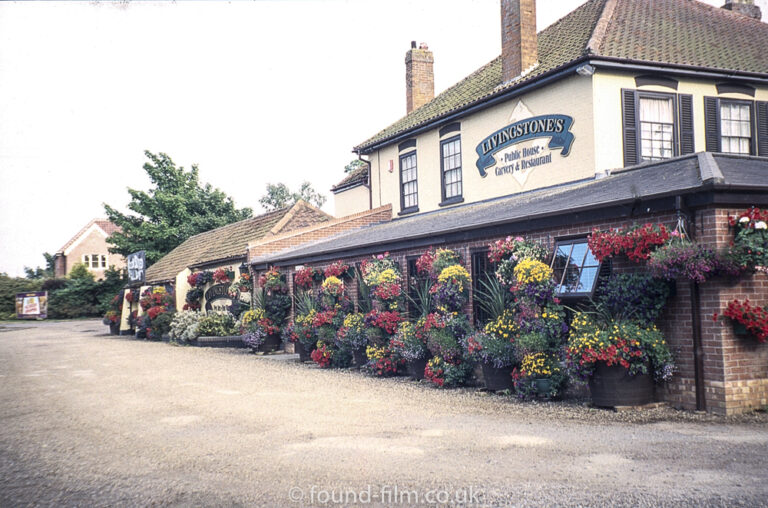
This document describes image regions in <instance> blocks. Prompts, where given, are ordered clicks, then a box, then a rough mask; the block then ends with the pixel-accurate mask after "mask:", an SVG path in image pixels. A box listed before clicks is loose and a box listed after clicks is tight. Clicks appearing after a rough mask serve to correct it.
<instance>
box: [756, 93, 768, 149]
mask: <svg viewBox="0 0 768 508" xmlns="http://www.w3.org/2000/svg"><path fill="white" fill-rule="evenodd" d="M755 112H756V113H757V114H756V115H755V117H756V119H757V122H756V123H755V125H757V155H760V156H761V157H768V102H764V101H757V102H755Z"/></svg>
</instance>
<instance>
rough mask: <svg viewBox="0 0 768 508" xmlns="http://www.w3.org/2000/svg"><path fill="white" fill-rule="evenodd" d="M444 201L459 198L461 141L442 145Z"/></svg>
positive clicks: (460, 189) (460, 192) (457, 140)
mask: <svg viewBox="0 0 768 508" xmlns="http://www.w3.org/2000/svg"><path fill="white" fill-rule="evenodd" d="M441 146H442V155H443V161H442V162H443V195H444V199H449V198H455V197H461V195H462V190H463V189H462V182H461V139H454V140H452V141H446V142H444V143H442V145H441Z"/></svg>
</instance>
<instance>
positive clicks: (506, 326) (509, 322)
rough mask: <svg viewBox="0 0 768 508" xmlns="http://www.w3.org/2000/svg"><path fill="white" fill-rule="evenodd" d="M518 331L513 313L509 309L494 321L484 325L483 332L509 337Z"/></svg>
mask: <svg viewBox="0 0 768 508" xmlns="http://www.w3.org/2000/svg"><path fill="white" fill-rule="evenodd" d="M517 331H518V328H517V324H516V323H515V313H514V312H513V311H511V310H509V309H507V310H505V311H504V313H503V314H502V315H501V316H499V317H497V318H496V319H495V320H494V321H491V322H489V323H488V324H487V325H485V333H488V334H491V335H494V336H496V337H498V338H503V339H509V338H511V337H513V336H514V335H515V334H516V333H517Z"/></svg>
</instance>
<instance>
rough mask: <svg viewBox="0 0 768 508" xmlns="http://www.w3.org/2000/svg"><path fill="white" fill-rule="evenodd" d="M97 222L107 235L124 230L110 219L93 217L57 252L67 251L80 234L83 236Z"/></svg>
mask: <svg viewBox="0 0 768 508" xmlns="http://www.w3.org/2000/svg"><path fill="white" fill-rule="evenodd" d="M94 224H96V225H97V226H99V227H100V228H101V229H102V230H104V232H105V233H106V234H107V236H109V235H111V234H112V233H115V232H117V231H122V230H121V229H120V227H119V226H117V225H115V224H113V223H112V222H110V221H108V220H107V219H93V220H91V221H90V222H89V223H88V224H86V225H85V227H84V228H83V229H81V230H80V231H78V232H77V234H76V235H75V236H73V237H72V238H70V239H69V241H68V242H67V243H65V244H64V245H63V246H62V247H61V248H60V249H59V250H58V251H56V252H57V253H59V252H61V253H63V252H65V251H66V250H67V249H68V248H69V247H70V246H71V245H72V244H73V243H75V242H76V241H77V239H78V238H80V236H82V235H83V234H84V233H85V232H86V231H88V228H90V227H91V226H93V225H94Z"/></svg>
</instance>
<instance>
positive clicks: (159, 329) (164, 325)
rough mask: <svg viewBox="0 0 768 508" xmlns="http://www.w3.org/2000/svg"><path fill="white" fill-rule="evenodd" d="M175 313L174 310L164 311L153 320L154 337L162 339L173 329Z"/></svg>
mask: <svg viewBox="0 0 768 508" xmlns="http://www.w3.org/2000/svg"><path fill="white" fill-rule="evenodd" d="M174 314H175V313H174V312H163V313H161V314H158V315H157V317H156V318H155V319H153V320H152V323H151V326H152V337H151V338H152V339H154V340H160V339H161V338H162V337H163V335H165V334H167V333H169V332H170V331H171V322H173V316H174Z"/></svg>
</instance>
